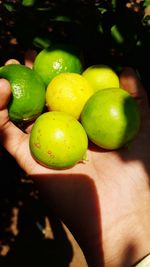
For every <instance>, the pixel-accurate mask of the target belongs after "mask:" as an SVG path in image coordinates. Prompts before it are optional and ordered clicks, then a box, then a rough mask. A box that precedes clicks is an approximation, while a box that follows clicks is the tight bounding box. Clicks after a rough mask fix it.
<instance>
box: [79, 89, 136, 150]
mask: <svg viewBox="0 0 150 267" xmlns="http://www.w3.org/2000/svg"><path fill="white" fill-rule="evenodd" d="M140 121H141V120H140V112H139V108H138V105H137V103H136V101H135V99H134V98H133V97H132V96H131V95H130V94H129V93H128V92H127V91H125V90H123V89H120V88H109V89H105V90H99V91H98V92H96V93H95V94H94V95H92V96H91V97H90V98H89V100H88V101H87V102H86V104H85V106H84V108H83V111H82V113H81V123H82V125H83V127H84V129H85V131H86V133H87V135H88V137H89V139H90V140H91V141H92V142H93V143H95V144H96V145H98V146H100V147H102V148H105V149H118V148H120V147H122V146H124V145H125V144H127V143H128V142H129V141H131V140H133V139H134V138H135V136H136V135H137V133H138V131H139V127H140Z"/></svg>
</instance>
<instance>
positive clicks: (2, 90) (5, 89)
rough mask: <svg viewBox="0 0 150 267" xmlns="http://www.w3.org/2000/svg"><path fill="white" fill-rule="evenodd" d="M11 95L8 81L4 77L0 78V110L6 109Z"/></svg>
mask: <svg viewBox="0 0 150 267" xmlns="http://www.w3.org/2000/svg"><path fill="white" fill-rule="evenodd" d="M10 96H11V88H10V83H9V82H8V81H7V80H5V79H0V99H1V101H0V110H3V109H6V108H7V105H8V102H9V99H10Z"/></svg>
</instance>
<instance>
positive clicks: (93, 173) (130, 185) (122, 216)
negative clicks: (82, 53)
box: [0, 68, 150, 267]
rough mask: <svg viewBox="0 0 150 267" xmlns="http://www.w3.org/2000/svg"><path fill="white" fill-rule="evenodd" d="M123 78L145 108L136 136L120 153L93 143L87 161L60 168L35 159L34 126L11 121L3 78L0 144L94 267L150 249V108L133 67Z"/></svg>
mask: <svg viewBox="0 0 150 267" xmlns="http://www.w3.org/2000/svg"><path fill="white" fill-rule="evenodd" d="M120 82H121V84H122V86H123V87H124V88H125V89H127V90H128V91H129V92H130V93H131V94H132V95H133V96H134V97H135V98H136V99H137V101H138V103H139V106H140V109H141V115H142V125H141V130H140V132H139V134H138V136H137V138H136V139H135V140H134V141H133V142H131V144H130V147H129V148H127V147H126V148H123V149H120V150H118V151H110V152H109V151H105V150H102V149H100V148H98V147H96V146H94V145H91V147H90V148H89V150H88V161H87V162H86V163H78V164H77V165H76V166H74V167H73V168H70V169H67V170H59V171H57V170H52V169H47V168H45V167H43V166H41V165H39V164H38V163H36V161H35V160H34V159H33V158H32V156H31V154H30V150H29V134H30V133H29V132H30V129H31V128H28V129H27V130H26V132H22V131H21V130H20V129H19V128H17V127H16V126H15V125H14V124H13V123H12V122H11V121H10V120H9V117H8V111H7V104H8V101H9V97H10V86H9V83H8V82H7V81H6V80H3V79H1V81H0V99H1V101H0V142H1V144H2V145H3V146H4V147H5V148H6V150H7V151H8V152H9V153H10V154H11V155H12V156H13V157H14V158H15V159H16V161H17V163H18V164H19V165H20V167H21V168H22V169H23V170H24V171H25V172H26V173H27V174H28V175H29V176H30V177H31V178H32V179H33V180H34V181H35V183H36V185H37V186H38V188H39V190H40V192H41V194H42V196H43V198H44V200H45V203H46V204H47V207H48V208H50V209H53V211H54V212H55V213H56V215H57V216H58V217H59V218H60V219H61V220H62V221H63V222H64V223H65V224H66V225H67V227H68V228H69V229H70V230H71V232H72V233H73V235H74V237H75V238H76V240H77V241H78V243H79V245H80V246H81V248H82V250H83V252H84V254H85V257H86V259H87V262H88V265H89V266H90V267H100V266H106V267H114V266H115V267H121V266H125V267H126V266H131V265H133V264H135V263H136V262H138V261H139V260H140V259H142V258H143V257H144V256H145V255H147V254H148V253H149V252H150V244H149V240H150V227H149V224H150V181H149V178H150V153H149V147H150V119H149V118H150V110H149V106H148V100H147V97H146V93H145V91H144V89H143V87H142V85H141V83H140V81H139V80H138V77H137V76H136V74H135V72H134V71H133V70H132V69H130V68H127V69H125V70H124V72H123V73H122V74H121V76H120Z"/></svg>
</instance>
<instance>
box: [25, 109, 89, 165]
mask: <svg viewBox="0 0 150 267" xmlns="http://www.w3.org/2000/svg"><path fill="white" fill-rule="evenodd" d="M29 145H30V150H31V154H32V155H33V157H34V158H35V160H36V161H37V162H39V163H40V164H41V165H44V166H46V167H49V168H54V169H61V168H69V167H71V166H73V165H75V164H76V163H77V162H79V161H82V160H84V159H85V156H86V150H87V147H88V138H87V134H86V132H85V130H84V128H83V127H82V125H81V123H80V122H79V121H78V120H76V119H75V118H74V117H72V116H70V115H69V114H66V113H64V112H59V111H49V112H45V113H43V114H41V115H40V116H39V117H38V118H37V119H36V121H35V122H34V125H33V127H32V130H31V135H30V142H29Z"/></svg>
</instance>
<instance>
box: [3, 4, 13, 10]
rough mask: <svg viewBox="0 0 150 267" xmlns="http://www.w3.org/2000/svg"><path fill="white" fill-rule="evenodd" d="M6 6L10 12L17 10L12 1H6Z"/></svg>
mask: <svg viewBox="0 0 150 267" xmlns="http://www.w3.org/2000/svg"><path fill="white" fill-rule="evenodd" d="M4 7H5V8H6V9H7V10H8V11H9V12H12V11H14V10H15V9H14V6H13V4H10V3H5V4H4Z"/></svg>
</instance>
